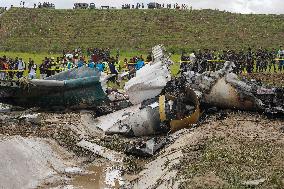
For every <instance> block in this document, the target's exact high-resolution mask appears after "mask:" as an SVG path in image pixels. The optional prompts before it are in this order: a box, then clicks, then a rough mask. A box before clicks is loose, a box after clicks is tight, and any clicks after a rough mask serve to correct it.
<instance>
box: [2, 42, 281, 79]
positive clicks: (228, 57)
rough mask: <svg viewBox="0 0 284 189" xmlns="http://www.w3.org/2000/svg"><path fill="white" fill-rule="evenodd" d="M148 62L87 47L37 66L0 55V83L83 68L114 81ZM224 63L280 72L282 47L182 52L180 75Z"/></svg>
mask: <svg viewBox="0 0 284 189" xmlns="http://www.w3.org/2000/svg"><path fill="white" fill-rule="evenodd" d="M150 61H152V56H151V53H149V54H148V56H147V57H146V60H144V58H143V56H142V55H140V56H134V57H132V58H130V59H127V58H125V59H124V61H123V62H121V61H120V52H119V50H117V52H116V56H111V52H110V49H108V48H107V49H99V48H88V49H87V50H86V53H83V52H82V49H81V48H77V49H75V50H72V51H67V50H63V52H62V56H60V57H56V58H54V57H45V58H44V59H43V60H42V62H41V63H39V62H37V63H35V62H34V60H33V59H31V58H29V60H28V62H27V63H25V62H24V60H23V59H22V58H20V57H16V58H15V59H12V58H9V57H6V56H3V57H0V80H3V79H15V78H17V79H20V78H22V77H23V76H24V73H28V74H27V75H28V77H29V78H30V79H34V78H36V77H37V74H36V73H37V70H39V72H40V78H41V79H43V78H45V77H49V76H52V75H54V74H56V73H59V72H61V71H65V70H70V69H73V68H80V67H83V66H87V67H89V68H96V69H97V70H98V71H100V72H105V73H107V74H111V75H113V76H114V77H113V78H112V80H113V81H114V82H115V81H116V79H117V78H118V74H119V73H122V72H127V73H129V74H127V76H128V79H130V78H132V77H134V76H135V73H136V71H137V70H139V69H141V68H142V67H143V66H144V65H145V64H146V63H147V62H150ZM226 61H232V62H234V63H235V70H234V72H235V73H237V74H241V73H244V72H247V73H249V74H250V73H252V72H265V71H268V72H272V71H273V72H282V71H283V70H284V48H283V47H282V46H280V48H279V49H278V50H276V49H271V50H268V49H263V48H259V49H257V50H255V51H253V50H252V49H251V48H248V49H247V50H241V51H235V50H224V51H216V50H209V49H204V50H198V51H197V52H195V51H193V52H192V53H191V54H190V55H189V56H186V55H185V53H182V55H181V63H180V72H187V71H195V72H199V73H203V72H205V71H216V70H218V69H220V68H222V67H223V64H224V62H226Z"/></svg>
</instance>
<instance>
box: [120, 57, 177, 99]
mask: <svg viewBox="0 0 284 189" xmlns="http://www.w3.org/2000/svg"><path fill="white" fill-rule="evenodd" d="M170 80H171V74H170V71H169V69H168V65H167V64H166V62H165V61H160V60H159V61H154V62H152V63H150V64H147V65H145V66H144V67H143V68H141V69H140V70H138V71H137V72H136V77H134V78H132V79H131V80H129V81H128V82H127V83H126V84H125V87H124V90H125V92H126V94H127V95H128V96H129V100H130V102H131V103H132V104H139V103H141V102H143V101H144V100H148V99H151V98H154V97H156V96H158V95H159V94H160V93H161V92H162V90H163V89H164V87H165V86H166V85H167V82H169V81H170Z"/></svg>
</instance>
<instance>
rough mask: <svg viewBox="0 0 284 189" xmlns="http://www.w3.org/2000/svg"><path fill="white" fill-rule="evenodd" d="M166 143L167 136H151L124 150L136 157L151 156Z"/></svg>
mask: <svg viewBox="0 0 284 189" xmlns="http://www.w3.org/2000/svg"><path fill="white" fill-rule="evenodd" d="M166 143H167V138H162V139H160V137H159V138H152V139H150V140H148V141H146V142H143V143H140V144H137V145H135V146H132V147H130V148H129V149H127V150H126V154H130V155H134V156H138V157H151V156H153V155H155V153H156V152H157V151H159V150H160V149H161V148H163V147H164V146H165V145H166Z"/></svg>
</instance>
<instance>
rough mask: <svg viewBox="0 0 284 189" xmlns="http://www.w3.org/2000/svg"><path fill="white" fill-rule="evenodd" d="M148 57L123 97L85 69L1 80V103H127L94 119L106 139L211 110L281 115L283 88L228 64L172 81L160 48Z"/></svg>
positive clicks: (192, 120) (192, 119)
mask: <svg viewBox="0 0 284 189" xmlns="http://www.w3.org/2000/svg"><path fill="white" fill-rule="evenodd" d="M152 56H153V61H152V62H150V63H149V64H147V65H145V66H144V67H143V68H141V69H140V70H138V71H137V72H136V76H135V77H134V78H132V79H130V80H129V81H128V82H127V83H126V84H125V87H124V91H125V93H118V92H114V91H112V92H107V91H110V90H107V89H106V81H107V79H108V76H106V75H104V74H103V73H100V72H98V71H97V70H96V69H90V68H86V67H84V68H76V69H73V70H71V71H66V72H62V73H59V74H57V75H55V76H52V77H49V78H46V79H44V80H36V79H34V80H24V81H21V80H20V81H0V102H2V103H6V104H11V105H16V106H23V107H34V106H37V107H42V108H46V107H52V106H55V107H60V106H63V107H66V108H72V107H77V108H88V107H100V106H102V107H108V106H114V105H113V103H115V102H127V103H124V105H125V104H127V107H126V108H125V107H124V108H118V109H120V110H118V111H114V112H112V113H109V114H107V115H103V116H101V117H98V118H96V120H95V123H96V125H94V126H95V127H98V128H100V129H102V130H103V131H104V132H105V133H106V134H109V135H111V134H121V135H125V136H148V135H155V134H159V133H167V132H170V131H171V132H175V131H178V130H180V129H183V128H190V127H191V126H192V125H195V124H197V123H198V121H199V120H200V118H201V115H202V114H203V112H204V111H206V110H207V109H209V108H210V107H217V108H224V109H236V110H247V111H257V112H262V113H268V114H273V115H275V114H277V115H280V116H282V115H283V114H284V93H283V92H284V89H282V88H277V87H268V86H265V85H262V84H261V83H260V82H256V81H248V80H245V79H239V77H238V76H237V75H236V74H234V73H233V68H234V63H233V62H225V64H224V66H223V68H222V69H220V70H218V71H216V72H204V73H202V74H200V73H197V72H193V71H188V72H184V73H182V74H181V76H179V77H176V78H172V77H171V73H170V66H171V65H172V64H173V62H172V61H171V60H170V56H169V54H168V53H167V52H166V50H165V48H164V46H162V45H158V46H155V47H154V48H153V50H152ZM124 75H125V74H124Z"/></svg>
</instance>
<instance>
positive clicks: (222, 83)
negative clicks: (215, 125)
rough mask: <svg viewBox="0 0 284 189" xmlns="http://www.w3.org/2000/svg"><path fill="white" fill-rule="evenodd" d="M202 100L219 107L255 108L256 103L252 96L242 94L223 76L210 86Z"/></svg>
mask: <svg viewBox="0 0 284 189" xmlns="http://www.w3.org/2000/svg"><path fill="white" fill-rule="evenodd" d="M203 101H204V102H205V103H206V104H210V106H217V107H219V108H229V109H239V110H257V109H258V108H257V104H256V102H255V100H254V99H253V98H252V97H249V96H247V95H245V94H242V93H241V92H240V91H238V90H237V89H236V88H235V87H234V86H232V85H231V84H230V83H228V82H226V79H225V78H221V79H220V80H218V81H217V83H216V84H215V85H214V86H213V87H212V89H211V91H210V93H209V94H205V95H204V99H203Z"/></svg>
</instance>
